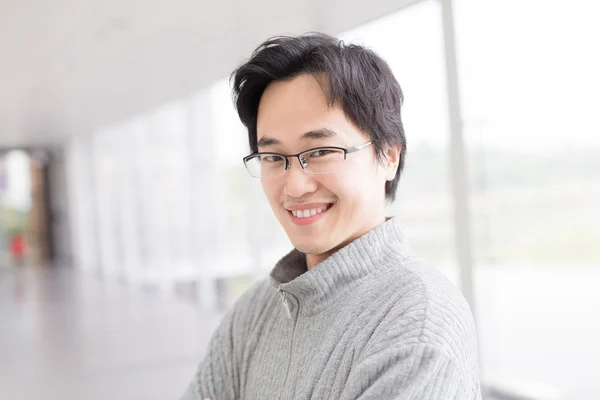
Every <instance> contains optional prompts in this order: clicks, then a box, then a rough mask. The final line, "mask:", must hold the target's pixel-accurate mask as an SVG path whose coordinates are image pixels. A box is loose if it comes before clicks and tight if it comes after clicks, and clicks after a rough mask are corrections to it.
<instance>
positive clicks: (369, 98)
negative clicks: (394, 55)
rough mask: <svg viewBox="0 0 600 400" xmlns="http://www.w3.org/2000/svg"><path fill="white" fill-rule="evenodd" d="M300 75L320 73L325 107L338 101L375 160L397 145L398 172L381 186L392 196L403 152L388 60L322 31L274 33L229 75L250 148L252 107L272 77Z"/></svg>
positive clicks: (399, 98)
mask: <svg viewBox="0 0 600 400" xmlns="http://www.w3.org/2000/svg"><path fill="white" fill-rule="evenodd" d="M302 74H312V75H315V77H319V76H325V77H326V78H327V79H326V84H327V85H326V86H327V87H326V88H325V92H326V93H325V94H326V96H327V101H328V103H329V104H330V105H334V104H339V105H340V106H341V108H342V110H343V111H344V113H345V114H346V117H347V118H348V119H349V120H350V121H351V122H352V123H353V124H354V125H355V126H356V127H357V128H358V129H359V130H361V131H362V132H363V133H365V134H367V135H368V136H369V137H370V139H371V140H372V141H373V144H374V146H375V152H376V155H377V159H378V160H379V162H383V160H384V159H385V151H386V150H387V148H388V147H389V146H394V145H400V146H401V147H402V150H401V153H400V159H399V165H398V172H397V173H396V176H395V178H394V180H392V181H388V182H386V184H385V195H386V198H387V199H388V200H389V201H390V202H392V201H394V199H395V197H396V190H397V188H398V182H399V181H400V174H401V172H402V169H403V167H404V159H405V156H406V137H405V135H404V127H403V125H402V119H401V115H400V109H401V107H402V102H403V100H404V96H403V94H402V89H401V88H400V85H399V84H398V81H397V80H396V78H395V77H394V74H393V73H392V71H391V69H390V67H389V66H388V64H387V63H386V62H385V61H384V60H383V59H382V58H381V57H379V56H378V55H377V54H376V53H375V52H373V51H372V50H370V49H368V48H365V47H363V46H359V45H355V44H345V43H344V42H343V41H341V40H339V39H336V38H334V37H332V36H329V35H326V34H322V33H311V34H304V35H300V36H277V37H272V38H270V39H268V40H266V41H265V42H264V43H262V44H261V45H260V46H258V47H257V48H256V50H254V52H253V53H252V55H251V57H250V59H249V60H248V61H246V62H245V63H243V64H242V65H240V66H239V67H238V68H237V69H236V70H235V71H234V72H233V73H232V74H231V81H232V86H233V99H234V103H235V107H236V109H237V112H238V115H239V117H240V120H241V121H242V123H243V124H244V125H245V126H246V128H247V129H248V139H249V142H250V150H251V151H253V152H256V151H258V148H257V132H256V121H257V114H258V105H259V102H260V99H261V96H262V94H263V92H264V90H265V89H266V87H267V86H268V85H269V84H270V83H271V82H273V81H281V80H290V79H293V78H295V77H297V76H299V75H302Z"/></svg>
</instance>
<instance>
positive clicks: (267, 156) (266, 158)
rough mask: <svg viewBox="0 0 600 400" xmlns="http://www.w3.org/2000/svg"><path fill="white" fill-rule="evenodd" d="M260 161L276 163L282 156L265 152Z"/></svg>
mask: <svg viewBox="0 0 600 400" xmlns="http://www.w3.org/2000/svg"><path fill="white" fill-rule="evenodd" d="M260 161H261V162H267V163H277V162H281V161H283V157H281V156H278V155H276V154H265V155H263V156H261V157H260Z"/></svg>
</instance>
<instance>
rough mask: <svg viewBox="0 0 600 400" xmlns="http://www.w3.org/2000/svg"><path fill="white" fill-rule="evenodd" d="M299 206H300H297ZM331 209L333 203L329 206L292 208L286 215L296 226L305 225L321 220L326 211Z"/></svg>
mask: <svg viewBox="0 0 600 400" xmlns="http://www.w3.org/2000/svg"><path fill="white" fill-rule="evenodd" d="M299 206H301V205H299ZM331 207H333V203H329V204H318V205H316V204H315V205H308V204H307V205H306V206H303V208H296V207H294V209H293V210H290V209H288V210H287V211H288V214H289V215H290V218H291V219H292V222H294V223H295V224H297V225H306V224H311V223H313V222H315V221H317V220H319V219H321V218H322V217H323V216H324V215H325V214H327V211H329V210H330V209H331Z"/></svg>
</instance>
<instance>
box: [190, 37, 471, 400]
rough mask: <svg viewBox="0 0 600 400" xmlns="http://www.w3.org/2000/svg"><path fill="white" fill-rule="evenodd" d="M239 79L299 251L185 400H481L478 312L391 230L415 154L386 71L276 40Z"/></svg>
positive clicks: (242, 111)
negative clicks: (407, 164) (405, 171)
mask: <svg viewBox="0 0 600 400" xmlns="http://www.w3.org/2000/svg"><path fill="white" fill-rule="evenodd" d="M232 80H233V91H234V97H235V101H236V107H237V110H238V114H239V116H240V119H241V120H242V122H243V123H244V125H245V126H246V127H247V128H248V135H249V141H250V148H251V151H252V153H251V154H250V155H249V156H247V157H245V158H244V163H245V165H246V167H247V169H248V171H249V172H250V174H251V175H252V176H254V177H256V178H260V179H261V183H262V186H263V189H264V192H265V194H266V196H267V198H268V200H269V203H270V205H271V208H272V209H273V212H274V214H275V216H276V217H277V219H278V220H279V222H280V223H281V225H282V226H283V228H284V229H285V231H286V233H287V235H288V237H289V239H290V241H291V242H292V244H293V245H294V247H295V249H294V250H293V251H291V252H290V253H289V254H287V255H286V256H285V257H283V258H282V259H281V260H280V261H279V262H278V263H277V265H276V266H275V267H274V269H273V271H272V272H271V276H270V277H269V279H265V280H263V281H261V282H259V283H257V284H256V285H254V286H253V287H252V288H251V289H250V290H248V292H246V293H245V294H244V295H243V296H242V297H241V298H240V299H239V300H238V301H237V303H236V304H235V306H234V307H233V309H232V310H230V311H229V313H228V314H227V315H226V316H225V317H224V319H223V321H222V322H221V324H220V326H219V328H218V329H217V331H216V332H215V333H214V335H213V337H212V339H211V342H210V344H209V348H208V352H207V355H206V358H205V359H204V360H203V361H202V362H201V363H200V366H199V368H198V372H197V374H196V376H195V378H194V379H193V381H192V383H191V384H190V386H189V388H188V390H187V392H186V394H185V396H184V399H200V400H202V399H205V398H210V399H212V400H230V399H231V400H233V399H244V400H252V399H263V400H267V399H268V400H271V399H287V400H289V399H319V400H322V399H335V400H338V399H344V400H346V399H428V400H429V399H444V400H448V399H480V398H481V394H480V388H479V371H478V364H477V344H476V337H475V328H474V324H473V319H472V316H471V312H470V310H469V307H468V305H467V303H466V301H465V300H464V298H463V297H462V295H461V294H460V292H458V290H456V289H455V288H454V287H453V286H452V285H451V284H450V283H448V281H447V280H446V279H445V278H444V277H443V276H442V275H441V274H439V273H438V272H436V271H435V270H433V269H431V268H429V267H427V266H425V265H423V264H422V263H420V262H419V261H417V260H416V259H415V258H414V257H413V255H411V253H410V251H409V249H408V248H407V246H406V244H405V241H404V239H403V236H402V233H401V230H400V221H398V220H397V219H396V218H390V219H386V217H385V205H386V199H387V200H388V201H393V200H394V197H395V192H396V188H397V186H398V182H399V179H400V173H401V171H402V167H403V165H404V159H405V154H406V140H405V136H404V129H403V126H402V121H401V118H400V108H401V105H402V100H403V95H402V91H401V89H400V86H399V85H398V83H397V81H396V79H395V78H394V76H393V74H392V72H391V70H390V69H389V67H388V65H387V64H386V63H385V61H383V60H382V59H381V58H380V57H378V56H377V55H376V54H375V53H373V52H372V51H370V50H368V49H365V48H363V47H361V46H356V45H345V44H343V43H342V42H340V41H338V40H336V39H335V38H332V37H330V36H326V35H322V34H313V35H303V36H298V37H277V38H273V39H270V40H268V41H266V42H265V43H263V44H262V45H260V46H259V47H258V48H257V49H256V50H255V51H254V53H253V54H252V56H251V58H250V59H249V61H247V62H246V63H245V64H243V65H242V66H240V67H239V68H238V69H237V70H236V71H235V72H234V73H233V75H232Z"/></svg>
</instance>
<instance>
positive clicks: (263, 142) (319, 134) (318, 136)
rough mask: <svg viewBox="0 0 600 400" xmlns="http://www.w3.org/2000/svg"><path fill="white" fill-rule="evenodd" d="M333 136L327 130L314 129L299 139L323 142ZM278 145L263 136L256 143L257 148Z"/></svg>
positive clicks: (273, 140) (279, 142)
mask: <svg viewBox="0 0 600 400" xmlns="http://www.w3.org/2000/svg"><path fill="white" fill-rule="evenodd" d="M335 136H337V133H336V132H335V131H332V130H331V129H327V128H319V129H314V130H311V131H308V132H306V133H304V134H303V135H302V137H300V140H323V139H327V138H330V137H335ZM278 144H281V141H280V140H278V139H275V138H272V137H269V136H263V137H261V138H260V140H259V141H258V143H257V146H258V147H269V146H275V145H278Z"/></svg>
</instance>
